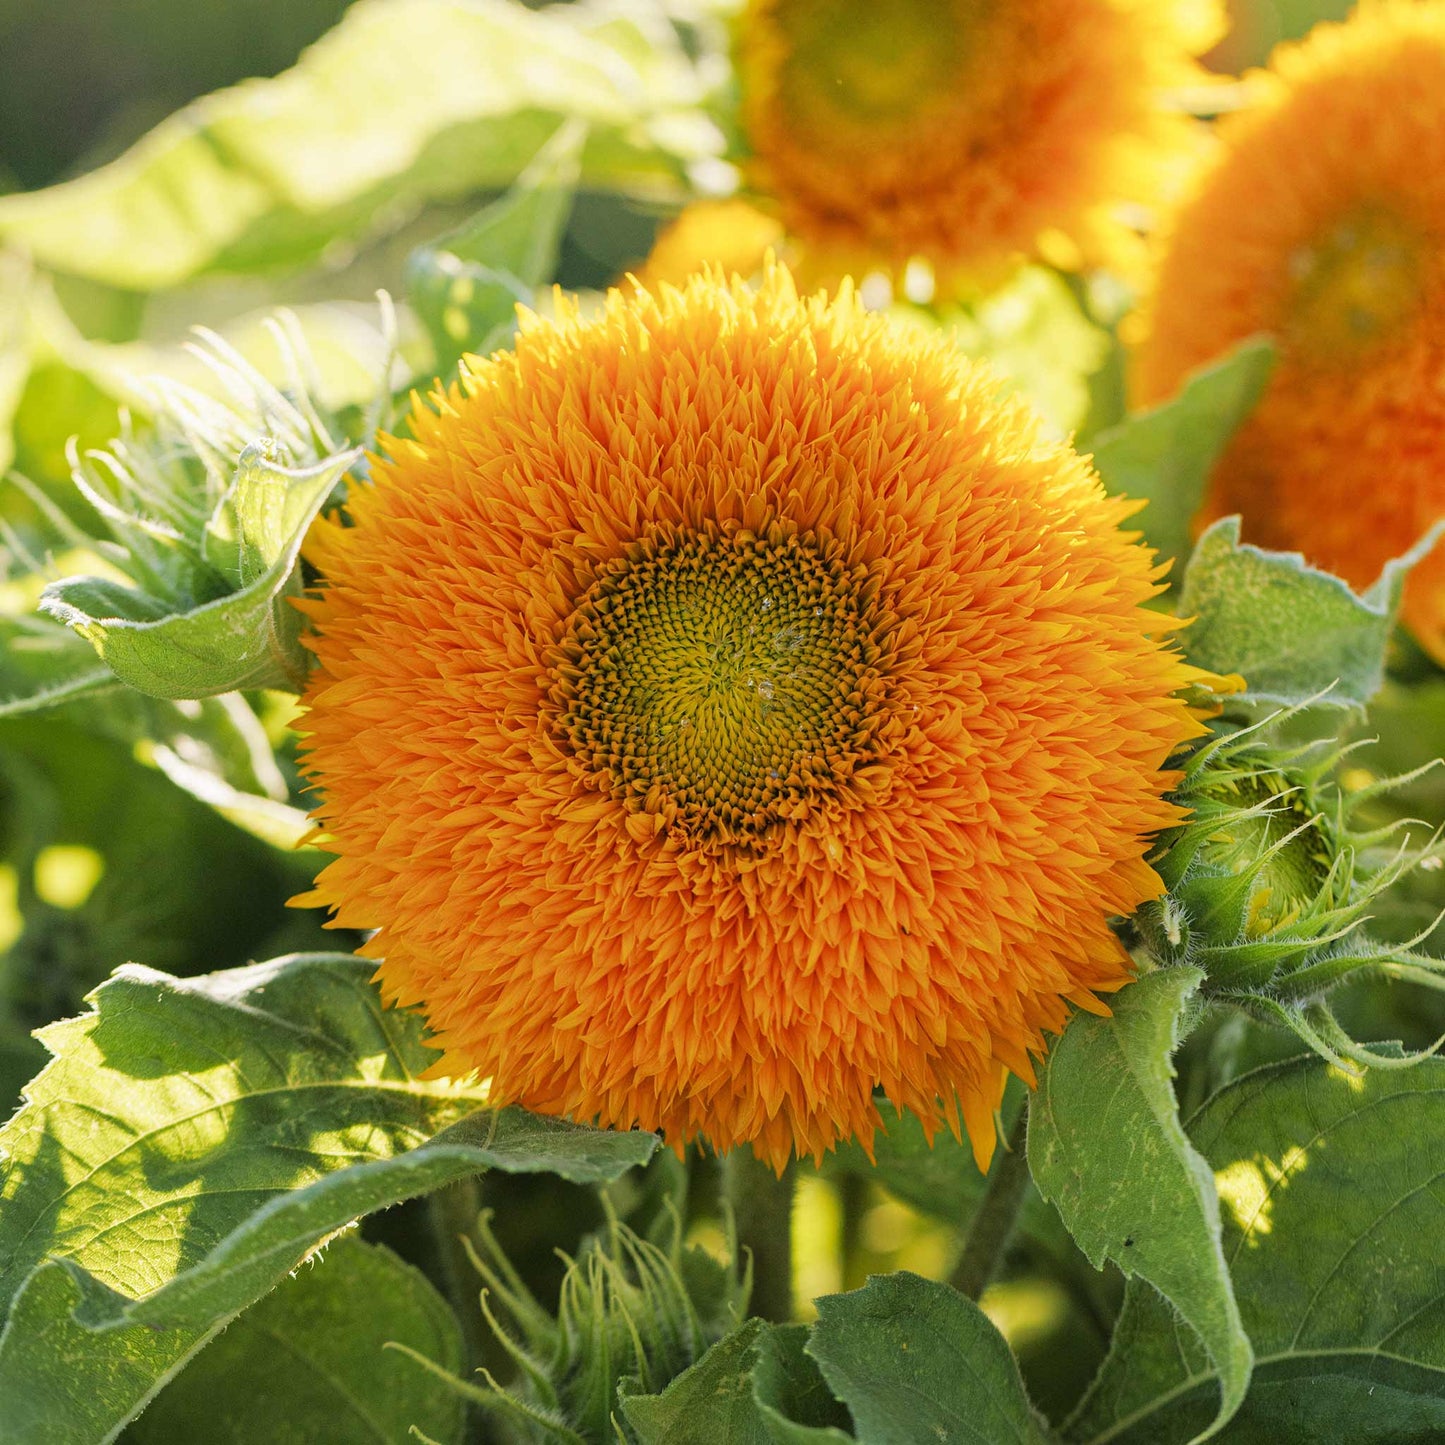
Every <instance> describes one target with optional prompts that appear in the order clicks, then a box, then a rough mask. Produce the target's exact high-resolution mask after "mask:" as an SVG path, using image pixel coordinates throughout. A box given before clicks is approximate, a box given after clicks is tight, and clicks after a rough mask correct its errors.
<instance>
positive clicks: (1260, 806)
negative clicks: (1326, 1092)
mask: <svg viewBox="0 0 1445 1445" xmlns="http://www.w3.org/2000/svg"><path fill="white" fill-rule="evenodd" d="M1271 721H1274V719H1271ZM1261 726H1263V725H1261ZM1342 751H1343V750H1342V749H1340V748H1339V747H1338V746H1336V745H1333V744H1330V743H1319V744H1313V745H1309V746H1305V747H1301V748H1285V747H1275V746H1270V745H1268V744H1267V743H1265V742H1264V741H1262V739H1261V737H1260V727H1256V728H1251V729H1248V730H1246V731H1244V732H1239V733H1234V734H1229V735H1225V736H1223V737H1220V738H1217V739H1215V740H1214V741H1213V742H1211V743H1208V744H1207V745H1205V746H1204V747H1202V748H1200V749H1199V750H1198V751H1197V752H1195V753H1194V754H1193V755H1192V756H1191V757H1190V758H1189V759H1188V760H1187V762H1186V763H1185V764H1184V776H1183V779H1182V780H1181V783H1180V785H1179V787H1178V789H1177V790H1176V792H1175V793H1174V795H1173V796H1174V800H1175V801H1176V802H1177V803H1179V804H1180V806H1181V807H1183V808H1185V809H1186V810H1187V811H1188V817H1187V819H1186V821H1185V822H1183V823H1181V824H1180V825H1179V826H1178V827H1176V828H1172V829H1170V830H1169V831H1168V832H1167V833H1165V834H1164V835H1162V836H1161V837H1160V839H1159V841H1158V844H1157V845H1156V847H1155V849H1154V852H1153V853H1152V854H1151V858H1150V861H1151V862H1152V863H1153V865H1154V867H1155V869H1156V870H1157V871H1158V873H1159V875H1160V877H1161V878H1162V879H1163V880H1164V883H1165V886H1166V888H1167V890H1168V891H1167V892H1166V893H1165V895H1164V896H1163V897H1162V898H1160V899H1158V900H1156V901H1155V902H1152V903H1149V904H1146V905H1145V906H1144V907H1143V908H1142V909H1140V910H1139V912H1138V913H1137V914H1136V915H1135V919H1134V922H1135V926H1136V928H1137V931H1138V935H1139V938H1140V941H1141V942H1142V943H1143V944H1144V946H1145V948H1146V949H1147V950H1148V952H1149V954H1150V955H1152V957H1153V958H1155V959H1156V960H1157V961H1158V962H1160V963H1162V964H1166V965H1170V964H1188V965H1191V966H1194V967H1198V968H1200V969H1202V970H1203V971H1204V973H1205V977H1206V982H1205V985H1204V991H1205V994H1206V996H1211V995H1212V996H1214V997H1216V998H1222V999H1227V1000H1229V1001H1231V1002H1233V1003H1236V1004H1238V1005H1240V1006H1242V1007H1244V1008H1245V1009H1246V1010H1248V1011H1249V1012H1251V1013H1253V1014H1255V1015H1256V1016H1259V1017H1263V1018H1268V1019H1270V1020H1272V1021H1274V1022H1278V1023H1283V1024H1285V1025H1286V1026H1288V1027H1290V1028H1291V1029H1293V1030H1294V1031H1295V1032H1296V1033H1298V1034H1299V1035H1300V1036H1301V1037H1302V1038H1304V1039H1305V1040H1306V1042H1308V1043H1309V1044H1310V1046H1311V1047H1313V1048H1316V1049H1317V1050H1318V1051H1319V1052H1321V1053H1324V1054H1325V1055H1326V1056H1327V1057H1329V1058H1331V1059H1332V1060H1333V1061H1334V1062H1337V1063H1345V1062H1346V1061H1351V1060H1352V1061H1355V1062H1361V1061H1369V1062H1387V1061H1388V1056H1382V1057H1377V1056H1376V1055H1375V1054H1373V1053H1371V1052H1370V1051H1367V1050H1363V1049H1362V1048H1361V1046H1360V1045H1358V1044H1355V1043H1354V1041H1353V1040H1350V1039H1349V1038H1348V1037H1347V1036H1346V1035H1345V1034H1344V1031H1343V1030H1342V1029H1340V1027H1339V1025H1338V1024H1337V1023H1336V1022H1335V1021H1334V1018H1333V1016H1332V1015H1330V1014H1329V1013H1328V1010H1327V1009H1326V1008H1325V1006H1324V1003H1323V998H1324V995H1325V994H1326V993H1328V991H1329V990H1330V989H1332V988H1334V987H1335V986H1336V985H1338V984H1340V983H1342V982H1343V981H1344V980H1345V979H1347V978H1352V977H1357V976H1358V975H1360V974H1361V973H1362V972H1372V973H1374V974H1376V975H1384V976H1388V977H1394V978H1411V979H1414V980H1416V981H1419V982H1425V983H1429V984H1430V985H1432V986H1434V987H1437V988H1439V987H1445V964H1442V962H1441V961H1440V960H1437V959H1433V958H1429V957H1426V956H1423V955H1421V954H1418V953H1416V952H1414V948H1415V945H1417V944H1418V943H1420V942H1421V941H1422V939H1423V938H1424V937H1425V936H1426V934H1428V932H1430V931H1431V930H1426V934H1422V935H1420V937H1419V938H1415V939H1411V940H1409V941H1408V942H1406V943H1404V944H1398V945H1385V944H1381V943H1378V942H1376V941H1374V940H1372V939H1371V938H1370V937H1369V936H1368V934H1367V933H1366V931H1365V924H1366V923H1367V921H1368V919H1369V915H1370V910H1371V908H1372V906H1373V905H1374V904H1375V902H1376V901H1377V900H1378V899H1379V897H1380V895H1381V893H1383V892H1384V890H1385V889H1386V888H1388V887H1389V886H1390V885H1391V884H1392V883H1394V882H1395V881H1396V880H1397V879H1399V878H1400V877H1401V876H1402V875H1403V874H1404V873H1405V872H1407V871H1408V870H1409V869H1410V868H1413V867H1415V866H1416V865H1418V864H1420V863H1421V862H1423V861H1424V860H1425V859H1426V858H1429V857H1432V856H1433V853H1434V845H1435V843H1436V841H1437V837H1438V835H1437V837H1432V838H1431V839H1430V840H1429V842H1428V843H1426V844H1425V845H1424V846H1412V845H1411V844H1410V842H1409V836H1408V824H1406V823H1398V824H1395V825H1393V826H1392V827H1388V828H1384V829H1379V830H1376V831H1374V832H1360V831H1357V830H1356V829H1355V828H1354V827H1353V825H1352V818H1353V815H1354V814H1355V812H1356V811H1357V809H1358V807H1359V805H1360V804H1361V803H1362V802H1363V801H1365V800H1366V799H1368V798H1371V797H1377V796H1379V794H1380V793H1382V792H1384V791H1387V790H1389V789H1391V788H1394V787H1397V786H1399V785H1400V784H1401V783H1403V782H1406V781H1409V780H1410V778H1413V777H1415V776H1417V775H1418V774H1410V775H1409V776H1408V777H1407V778H1395V779H1386V780H1383V781H1381V782H1377V783H1374V784H1372V785H1370V786H1369V787H1368V788H1366V789H1363V790H1358V791H1356V792H1353V793H1349V794H1346V793H1344V792H1342V790H1341V789H1340V788H1339V786H1338V785H1337V784H1336V783H1335V781H1334V777H1335V774H1336V771H1337V765H1338V763H1339V761H1340V757H1341V755H1342ZM1422 771H1423V770H1422ZM1395 838H1398V839H1400V840H1401V841H1400V842H1399V843H1398V845H1397V846H1394V847H1393V848H1391V847H1390V846H1389V845H1390V844H1391V842H1392V840H1393V839H1395ZM1432 929H1433V925H1432ZM1346 1066H1347V1067H1348V1066H1349V1065H1348V1063H1346Z"/></svg>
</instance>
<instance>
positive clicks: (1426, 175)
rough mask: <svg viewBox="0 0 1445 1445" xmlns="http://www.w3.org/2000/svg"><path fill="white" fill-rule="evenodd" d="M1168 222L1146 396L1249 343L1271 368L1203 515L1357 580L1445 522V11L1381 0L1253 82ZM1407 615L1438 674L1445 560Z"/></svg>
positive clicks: (1442, 653) (1435, 562)
mask: <svg viewBox="0 0 1445 1445" xmlns="http://www.w3.org/2000/svg"><path fill="white" fill-rule="evenodd" d="M1253 83H1254V84H1255V85H1256V86H1257V88H1258V90H1259V93H1260V102H1259V104H1258V105H1256V106H1255V107H1254V108H1253V109H1251V110H1249V111H1247V112H1243V113H1241V114H1238V115H1236V116H1233V117H1231V118H1230V119H1229V120H1228V121H1226V122H1225V123H1224V125H1223V126H1222V127H1221V134H1222V137H1223V144H1222V148H1221V152H1220V155H1219V157H1218V160H1217V162H1216V163H1215V164H1214V165H1213V166H1212V167H1211V169H1210V170H1209V171H1208V172H1207V173H1206V174H1205V175H1204V176H1202V178H1201V179H1200V182H1199V184H1198V188H1197V191H1195V193H1194V194H1192V195H1191V196H1190V198H1189V199H1188V200H1187V201H1186V202H1185V203H1184V204H1183V205H1182V206H1181V208H1180V210H1179V213H1178V215H1177V217H1175V218H1174V220H1173V223H1172V227H1171V229H1172V239H1171V240H1170V242H1169V245H1168V250H1167V253H1166V255H1165V257H1164V259H1163V263H1162V265H1161V267H1160V270H1159V276H1158V282H1157V294H1156V296H1155V298H1154V301H1153V304H1152V316H1151V318H1150V321H1149V331H1148V334H1147V337H1146V338H1145V340H1144V342H1143V345H1142V346H1141V349H1140V351H1139V354H1138V356H1137V358H1136V367H1135V383H1136V390H1137V393H1138V397H1139V399H1140V400H1141V401H1142V402H1146V403H1148V402H1153V401H1157V400H1161V399H1162V398H1164V397H1165V396H1167V395H1169V394H1170V393H1171V392H1172V391H1174V390H1175V389H1176V388H1177V387H1178V386H1179V384H1180V383H1181V382H1182V380H1183V379H1184V377H1185V376H1186V375H1187V374H1188V373H1189V372H1190V371H1191V370H1193V369H1194V368H1195V367H1197V366H1199V365H1201V364H1202V363H1204V362H1206V361H1208V360H1210V359H1211V358H1212V357H1214V356H1216V355H1218V353H1219V352H1221V351H1222V350H1224V349H1225V348H1226V347H1228V346H1230V345H1231V344H1233V343H1234V342H1237V341H1239V340H1240V339H1242V338H1243V337H1246V336H1249V335H1251V334H1253V333H1255V332H1270V333H1273V335H1274V336H1275V337H1276V338H1277V340H1278V343H1279V347H1280V359H1279V362H1278V365H1277V366H1276V369H1275V373H1274V376H1273V378H1272V380H1271V382H1270V386H1269V389H1268V391H1267V392H1266V394H1265V397H1264V399H1263V401H1262V402H1261V404H1260V406H1259V407H1258V409H1257V410H1256V412H1255V414H1254V416H1253V417H1252V418H1251V420H1250V421H1249V422H1248V423H1247V424H1246V425H1245V426H1244V427H1243V428H1242V429H1241V431H1240V432H1239V433H1238V435H1237V436H1236V438H1235V440H1234V443H1233V445H1232V446H1231V447H1230V448H1229V449H1228V451H1227V453H1226V454H1225V456H1224V457H1223V458H1221V460H1220V462H1219V464H1218V466H1217V467H1216V470H1215V474H1214V477H1213V480H1212V484H1211V490H1210V494H1209V496H1208V499H1207V502H1206V515H1207V516H1210V517H1213V516H1219V515H1222V514H1224V513H1227V512H1235V511H1237V512H1242V513H1243V514H1244V518H1245V531H1246V534H1247V535H1248V536H1249V537H1250V538H1251V539H1252V540H1253V541H1256V542H1258V543H1260V544H1262V545H1265V546H1270V547H1284V548H1291V549H1298V550H1301V551H1303V552H1304V553H1305V554H1306V555H1307V556H1308V557H1309V558H1310V559H1311V560H1312V561H1314V562H1316V563H1317V564H1319V565H1320V566H1323V567H1326V568H1328V569H1330V570H1331V571H1334V572H1337V573H1338V574H1339V575H1340V576H1342V577H1344V578H1346V579H1347V580H1348V581H1350V582H1352V583H1354V584H1355V585H1357V586H1364V585H1366V584H1368V583H1370V582H1372V581H1373V580H1374V579H1375V578H1376V577H1377V576H1378V575H1379V573H1380V569H1381V567H1382V566H1383V565H1384V564H1385V562H1386V561H1388V560H1389V559H1390V558H1392V557H1396V556H1398V555H1400V554H1401V553H1402V552H1405V551H1406V550H1408V549H1409V547H1410V546H1411V545H1412V544H1413V543H1414V542H1415V541H1416V540H1417V539H1418V538H1419V537H1420V536H1421V535H1422V534H1423V533H1424V532H1425V531H1426V530H1427V529H1428V528H1429V527H1430V526H1431V525H1432V524H1433V523H1434V522H1435V521H1437V520H1438V519H1439V518H1440V517H1441V516H1442V515H1445V4H1441V3H1438V0H1430V3H1418V0H1386V3H1379V4H1374V5H1366V6H1363V7H1362V8H1361V9H1360V10H1359V11H1358V12H1357V13H1356V14H1355V16H1354V17H1353V18H1352V19H1351V20H1349V21H1347V22H1346V23H1344V24H1342V25H1324V26H1320V27H1318V28H1317V29H1316V30H1315V31H1314V32H1313V33H1312V34H1311V35H1310V36H1309V37H1308V38H1307V39H1306V40H1305V41H1303V42H1301V43H1299V44H1296V45H1290V46H1287V47H1282V48H1281V49H1280V50H1279V51H1278V52H1276V54H1275V56H1274V58H1273V59H1272V61H1271V68H1270V70H1269V71H1268V72H1267V73H1264V74H1261V75H1258V76H1256V77H1254V78H1253ZM1404 614H1405V619H1406V621H1407V622H1408V623H1409V624H1410V625H1411V627H1412V628H1413V629H1414V630H1415V631H1416V632H1417V634H1418V635H1419V637H1420V640H1421V642H1422V643H1423V644H1424V645H1425V646H1426V647H1428V648H1429V649H1430V651H1431V652H1433V653H1434V654H1435V656H1436V657H1438V658H1440V659H1442V660H1445V551H1442V550H1440V549H1437V550H1436V551H1435V552H1434V553H1433V554H1432V555H1431V556H1430V557H1429V558H1428V559H1427V560H1426V561H1425V562H1424V563H1423V564H1421V565H1420V566H1419V567H1418V568H1416V570H1415V572H1414V573H1413V575H1412V576H1411V578H1410V580H1409V583H1408V584H1407V587H1406V591H1405V605H1404Z"/></svg>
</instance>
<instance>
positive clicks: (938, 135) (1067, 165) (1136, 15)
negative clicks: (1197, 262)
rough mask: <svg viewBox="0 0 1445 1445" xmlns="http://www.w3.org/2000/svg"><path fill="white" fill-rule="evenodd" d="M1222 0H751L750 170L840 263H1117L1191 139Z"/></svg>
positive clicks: (799, 229) (746, 79)
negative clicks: (1188, 92) (1191, 89)
mask: <svg viewBox="0 0 1445 1445" xmlns="http://www.w3.org/2000/svg"><path fill="white" fill-rule="evenodd" d="M1222 28H1223V22H1222V13H1221V11H1220V10H1219V8H1218V6H1217V5H1216V3H1215V0H1010V3H1008V4H997V3H994V0H750V3H749V5H748V7H747V9H746V11H745V12H744V14H743V17H742V19H741V21H740V24H739V32H738V34H739V39H738V74H739V80H740V84H741V87H742V124H743V131H744V134H745V136H746V138H747V142H748V145H749V146H750V148H751V151H752V157H753V158H752V162H751V167H750V177H751V180H752V182H753V184H754V185H755V186H756V188H757V189H758V190H759V191H760V192H761V193H763V194H764V195H769V196H772V197H774V198H775V199H776V202H777V204H778V206H779V207H780V209H781V212H782V217H783V220H784V221H785V223H786V224H787V226H788V228H789V230H790V231H792V232H794V233H795V234H796V235H797V236H798V237H799V238H800V239H801V240H802V241H803V243H804V244H805V245H806V246H808V247H810V248H817V249H818V250H819V251H820V252H824V253H832V254H833V255H835V256H836V259H837V263H838V269H841V270H860V269H867V268H869V267H877V266H883V267H885V268H887V267H891V268H894V269H897V268H898V267H901V266H902V265H903V264H904V263H906V262H907V261H909V260H910V259H911V258H913V257H921V258H923V259H924V260H926V261H928V262H930V263H931V264H932V266H933V268H934V270H935V272H936V273H937V274H938V276H939V278H940V280H942V282H943V284H944V286H945V288H949V287H951V285H952V282H951V279H950V278H955V277H957V276H958V273H968V274H969V275H978V274H979V273H988V272H993V271H996V270H997V269H998V268H999V267H1000V266H1002V265H1007V264H1011V263H1013V262H1016V261H1017V260H1019V259H1020V258H1025V257H1029V256H1036V255H1043V256H1044V258H1045V259H1047V260H1050V261H1053V262H1055V263H1057V264H1063V265H1067V266H1070V267H1075V266H1078V265H1079V264H1080V263H1081V262H1082V261H1088V262H1100V261H1112V262H1115V263H1119V262H1121V261H1122V260H1123V259H1124V257H1125V255H1126V253H1127V252H1128V250H1129V249H1130V244H1131V230H1130V226H1129V225H1128V224H1125V222H1126V221H1128V220H1132V219H1133V218H1130V217H1121V214H1120V211H1121V208H1128V207H1133V208H1134V209H1135V210H1137V209H1138V208H1139V207H1140V206H1143V205H1152V204H1153V201H1154V199H1155V197H1156V196H1157V195H1158V193H1159V190H1160V187H1161V184H1162V182H1163V180H1164V178H1165V177H1166V175H1167V173H1168V172H1169V171H1170V170H1171V169H1172V168H1173V167H1174V166H1175V165H1176V164H1177V162H1178V160H1179V158H1180V156H1181V155H1182V154H1184V153H1186V152H1187V151H1188V149H1189V148H1190V145H1191V131H1190V123H1189V122H1188V120H1187V119H1186V118H1185V117H1184V116H1182V115H1181V114H1179V113H1178V112H1177V111H1171V110H1170V109H1168V108H1167V106H1166V105H1165V104H1163V103H1162V101H1161V93H1162V92H1164V91H1166V90H1168V89H1169V88H1171V87H1179V86H1181V85H1189V84H1194V83H1197V82H1198V81H1199V80H1200V79H1201V78H1202V72H1200V71H1199V70H1198V69H1197V68H1196V66H1195V64H1194V62H1193V60H1192V58H1191V57H1192V56H1194V55H1197V54H1199V53H1200V52H1201V51H1203V50H1204V49H1205V48H1207V47H1208V45H1209V44H1210V43H1211V42H1212V41H1213V40H1214V39H1216V38H1217V37H1218V35H1219V33H1220V31H1221V30H1222Z"/></svg>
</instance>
